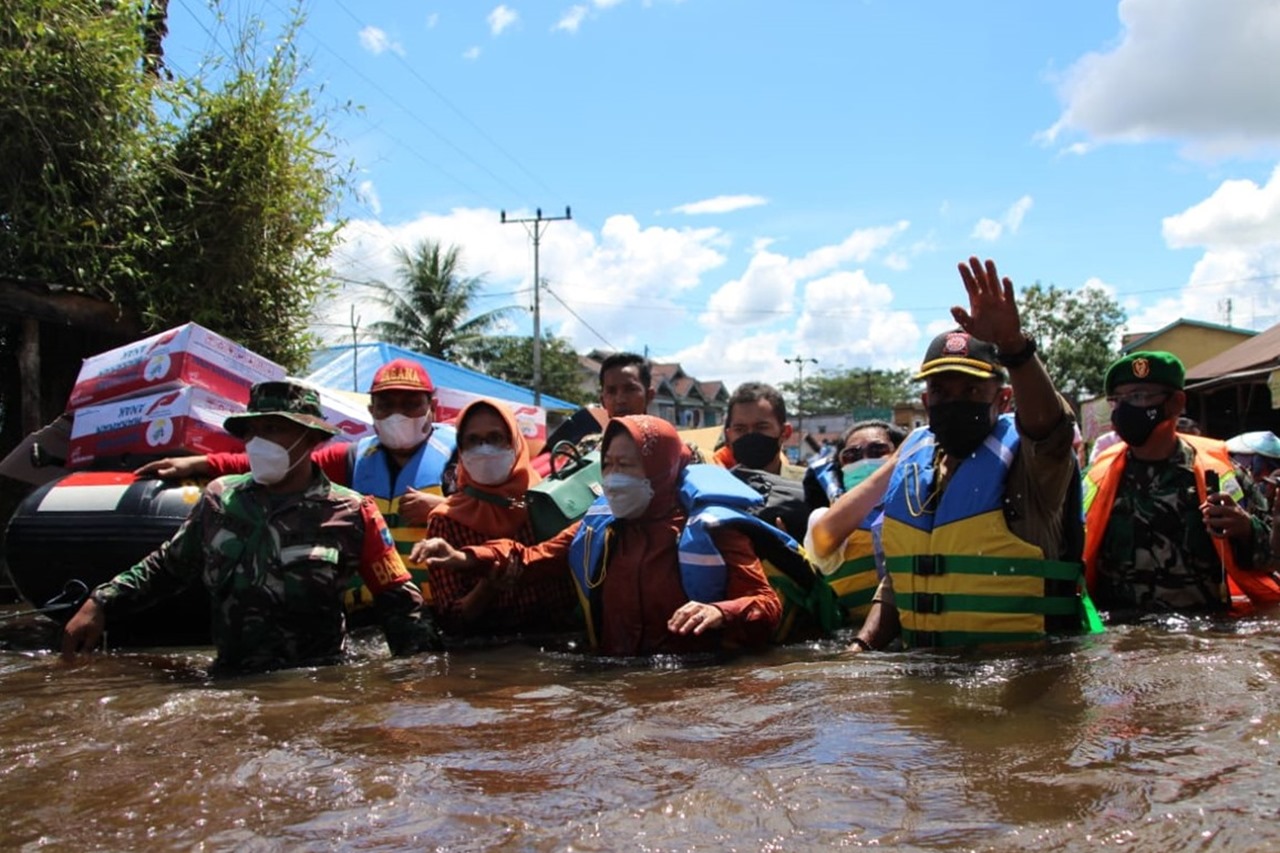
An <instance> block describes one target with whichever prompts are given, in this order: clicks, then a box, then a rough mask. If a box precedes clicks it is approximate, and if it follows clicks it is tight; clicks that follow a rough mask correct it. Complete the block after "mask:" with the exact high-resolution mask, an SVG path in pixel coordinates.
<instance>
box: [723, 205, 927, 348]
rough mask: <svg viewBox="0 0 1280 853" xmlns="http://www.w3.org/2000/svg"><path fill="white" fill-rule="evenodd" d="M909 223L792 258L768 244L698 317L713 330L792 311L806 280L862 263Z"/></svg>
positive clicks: (870, 231) (858, 235) (775, 317)
mask: <svg viewBox="0 0 1280 853" xmlns="http://www.w3.org/2000/svg"><path fill="white" fill-rule="evenodd" d="M906 228H907V223H906V222H898V223H896V224H895V225H891V226H886V227H881V228H864V229H860V230H857V231H854V232H852V233H851V234H850V235H849V236H848V237H846V238H845V239H844V240H842V241H841V242H839V243H837V244H834V245H831V246H821V247H819V248H817V249H814V250H813V251H811V252H809V253H808V254H806V255H804V256H802V257H799V258H789V257H787V256H785V255H783V254H780V253H778V252H775V251H772V250H771V249H770V248H768V247H767V246H764V247H762V248H760V249H759V250H758V251H756V252H755V254H753V255H752V257H751V260H750V261H749V262H748V263H747V268H746V270H745V271H744V272H743V274H742V275H741V276H740V277H739V278H737V279H735V280H733V281H730V282H727V283H725V284H724V285H722V286H721V287H720V288H718V289H717V290H716V291H715V292H714V293H713V294H711V297H710V299H708V301H707V310H706V311H705V312H703V314H702V315H701V316H700V317H699V318H698V319H699V321H700V322H701V323H702V325H703V326H704V327H705V328H707V329H708V330H709V331H710V332H712V333H713V334H714V333H718V332H721V331H726V332H727V331H728V330H730V329H738V330H740V329H741V328H742V327H743V326H752V325H763V324H768V323H771V322H775V321H777V320H779V319H780V318H783V317H786V316H788V315H790V314H791V313H792V312H793V311H794V310H795V309H794V305H793V301H794V297H795V294H796V291H797V288H798V287H799V286H800V284H801V283H802V282H804V281H805V280H807V279H811V278H814V277H816V276H820V275H824V274H827V273H831V272H834V271H836V270H838V269H839V268H840V266H842V265H843V264H845V263H849V262H855V263H862V262H864V261H866V260H868V259H869V258H870V257H871V256H872V254H873V253H874V252H875V251H877V250H879V249H880V248H883V247H884V246H885V245H886V244H888V243H889V242H890V241H891V240H892V239H893V238H894V237H895V236H896V235H898V234H899V233H901V232H902V231H904V230H906Z"/></svg>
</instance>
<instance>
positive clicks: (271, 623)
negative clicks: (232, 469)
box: [63, 381, 440, 671]
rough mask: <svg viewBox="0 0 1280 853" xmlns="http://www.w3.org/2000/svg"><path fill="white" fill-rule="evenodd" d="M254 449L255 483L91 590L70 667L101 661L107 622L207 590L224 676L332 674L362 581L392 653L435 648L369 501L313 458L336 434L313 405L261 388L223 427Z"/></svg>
mask: <svg viewBox="0 0 1280 853" xmlns="http://www.w3.org/2000/svg"><path fill="white" fill-rule="evenodd" d="M225 427H226V429H227V431H228V432H230V433H232V434H233V435H236V436H238V437H240V438H244V439H246V442H245V449H246V450H247V451H248V454H249V462H250V469H251V473H249V474H233V475H230V476H226V477H222V478H219V479H217V480H214V481H213V482H211V483H210V484H209V485H208V487H207V488H206V489H205V491H204V494H203V496H202V497H201V499H200V502H199V503H198V504H197V505H196V506H195V508H194V509H193V510H192V512H191V514H190V515H189V516H188V517H187V519H186V521H185V522H183V524H182V527H181V528H180V529H179V530H178V532H177V533H176V534H174V536H173V538H172V539H171V540H169V541H168V542H166V543H165V544H164V545H162V546H161V547H160V548H159V549H158V550H157V551H155V552H153V553H152V554H150V555H149V556H147V557H146V558H145V559H143V560H142V562H140V563H138V564H137V565H135V566H133V567H132V568H130V569H129V570H127V571H125V572H123V573H121V574H120V575H117V576H116V577H115V578H114V579H112V580H111V581H110V582H108V583H106V584H103V585H102V586H100V587H98V588H97V589H95V590H94V591H93V593H92V595H91V596H90V599H89V600H88V601H86V602H85V604H84V606H83V607H82V608H81V609H80V611H79V612H78V613H77V614H76V616H75V617H74V618H72V620H71V621H70V622H69V623H68V624H67V627H66V631H65V633H64V637H63V654H64V656H67V657H72V656H74V655H75V654H76V653H77V652H81V651H88V650H89V649H91V648H93V646H94V645H95V644H96V643H97V641H98V639H99V638H100V636H101V635H102V632H103V630H104V629H105V626H106V622H107V620H108V618H110V617H113V616H117V615H122V614H127V613H129V612H131V611H134V610H139V609H141V608H143V607H146V606H148V605H151V604H153V603H155V602H157V601H159V600H160V599H163V598H165V597H168V596H170V595H174V594H176V593H178V592H180V591H181V590H183V589H184V588H186V587H187V586H188V585H190V584H191V583H193V582H195V581H197V580H199V581H200V582H201V583H203V584H204V586H205V588H206V589H207V590H208V591H209V595H210V598H211V613H210V619H211V623H212V624H211V627H212V635H213V641H214V644H215V645H216V646H217V651H218V658H217V661H216V664H215V666H216V668H218V669H229V670H238V671H246V670H248V671H254V670H266V669H275V668H279V667H285V666H298V665H304V664H317V663H329V662H334V661H336V660H338V659H339V657H340V655H341V652H342V648H343V642H344V639H345V635H346V622H345V614H344V610H343V606H342V593H343V591H344V590H345V589H346V588H347V585H348V582H349V581H350V580H351V578H352V576H353V575H354V574H355V573H357V572H358V573H359V574H360V576H361V578H362V579H363V580H364V582H365V583H366V584H367V585H368V587H369V589H370V590H372V591H373V593H374V606H375V609H376V613H377V615H378V618H379V621H380V622H381V624H382V628H383V631H384V633H385V635H386V638H387V644H388V645H389V646H390V648H391V651H392V653H394V654H412V653H414V652H418V651H423V650H429V649H438V648H440V638H439V635H438V633H437V632H436V630H435V626H434V624H433V623H432V621H431V618H430V615H429V614H428V612H427V611H426V610H425V609H424V608H423V607H422V596H421V593H420V592H419V590H418V588H417V587H416V586H415V585H414V584H413V582H412V581H411V579H410V576H409V573H408V571H407V570H406V569H405V567H404V564H403V563H402V562H401V559H400V556H399V554H398V553H397V551H396V549H395V545H394V543H393V541H392V539H391V534H390V532H389V531H388V529H387V527H386V524H385V523H384V522H383V520H382V516H381V515H380V514H379V513H378V511H377V508H376V506H375V505H374V503H373V501H372V499H370V498H366V497H361V496H360V495H359V494H357V493H356V492H353V491H351V490H350V489H347V488H345V487H343V486H337V485H335V484H333V483H332V482H330V481H329V479H328V478H327V477H326V476H325V475H324V473H323V471H321V469H320V468H319V467H318V466H316V465H314V464H313V463H312V462H311V461H310V453H311V450H312V449H313V448H314V447H316V446H317V445H319V444H321V443H322V442H324V441H326V440H328V439H329V438H330V437H332V436H333V435H334V434H335V433H336V432H337V430H336V429H335V428H333V427H331V426H330V425H329V424H327V423H325V421H324V419H323V417H322V416H321V409H320V402H319V397H318V395H317V394H316V392H315V391H314V390H313V389H311V388H309V387H307V386H305V385H303V384H301V383H297V382H288V381H286V382H263V383H260V384H258V385H255V386H254V387H253V389H252V392H251V395H250V400H249V410H248V411H247V412H245V413H243V414H239V415H233V416H231V417H229V418H227V420H226V423H225Z"/></svg>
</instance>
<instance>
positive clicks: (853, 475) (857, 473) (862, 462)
mask: <svg viewBox="0 0 1280 853" xmlns="http://www.w3.org/2000/svg"><path fill="white" fill-rule="evenodd" d="M885 458H886V457H883V456H882V457H880V458H879V459H859V460H858V461H857V462H850V463H849V464H848V465H845V466H844V467H843V468H841V469H840V481H841V482H842V483H843V484H844V490H845V491H846V492H847V491H849V490H850V489H852V488H853V487H854V486H856V485H858V484H859V483H861V482H862V481H863V480H865V479H867V478H868V477H870V476H871V475H872V474H874V473H875V470H876V469H877V468H879V467H880V466H881V465H883V464H884V463H885Z"/></svg>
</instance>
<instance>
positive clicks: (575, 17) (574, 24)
mask: <svg viewBox="0 0 1280 853" xmlns="http://www.w3.org/2000/svg"><path fill="white" fill-rule="evenodd" d="M589 11H590V9H588V8H587V7H586V6H571V7H569V10H568V11H566V12H565V13H564V14H563V15H561V16H560V20H558V21H556V23H555V26H553V27H552V28H551V29H552V31H555V30H564V31H565V32H567V33H576V32H577V31H578V28H579V27H581V26H582V22H583V21H584V20H585V19H586V17H587V12H589Z"/></svg>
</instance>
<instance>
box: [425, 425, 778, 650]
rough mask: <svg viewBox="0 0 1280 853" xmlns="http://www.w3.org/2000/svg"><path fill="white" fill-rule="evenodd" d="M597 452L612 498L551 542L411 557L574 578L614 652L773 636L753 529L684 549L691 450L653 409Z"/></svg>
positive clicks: (774, 612)
mask: <svg viewBox="0 0 1280 853" xmlns="http://www.w3.org/2000/svg"><path fill="white" fill-rule="evenodd" d="M601 447H602V471H603V474H604V477H603V482H602V485H603V487H604V494H605V498H606V501H607V502H599V503H597V504H596V505H595V506H593V507H592V509H591V510H590V511H589V512H588V513H587V516H586V518H584V519H583V520H582V521H580V522H578V523H577V524H574V525H573V526H571V527H570V528H568V529H567V530H565V531H564V532H562V533H561V534H559V535H558V536H556V537H555V538H553V539H550V540H548V541H546V542H543V543H541V544H539V545H535V546H525V545H522V544H520V543H518V542H515V541H511V540H502V541H495V542H489V543H486V544H484V545H479V546H468V547H465V548H463V549H461V550H458V549H456V548H453V547H451V546H450V545H449V544H448V543H445V542H443V541H441V540H439V539H436V540H427V541H424V542H421V543H419V544H418V547H417V548H416V549H415V551H414V559H421V560H424V561H425V562H426V563H427V565H428V567H429V568H430V569H431V570H432V571H434V570H435V568H436V567H437V566H448V567H450V568H457V569H461V570H464V571H470V572H477V573H479V574H480V575H481V576H485V577H488V578H490V579H491V580H493V581H494V582H496V583H499V584H507V585H518V584H525V583H528V582H530V581H531V580H533V579H536V578H541V577H548V576H559V577H563V576H565V575H571V576H572V577H573V578H574V581H575V585H576V586H577V589H578V597H579V600H580V601H581V602H582V604H583V606H584V611H585V613H586V615H587V617H588V628H589V633H590V635H591V640H592V643H593V645H594V646H595V647H596V649H597V650H598V651H600V652H601V653H603V654H607V655H648V654H659V653H687V652H707V651H714V650H717V649H720V648H722V647H725V646H731V647H733V646H758V645H763V644H764V643H767V642H768V640H769V637H770V635H771V634H772V633H773V630H774V628H775V627H776V626H777V623H778V619H779V616H780V613H781V604H780V602H779V600H778V596H777V594H776V593H775V592H774V591H773V589H772V587H770V586H769V582H768V580H767V579H766V578H765V574H764V569H763V567H762V566H761V564H760V561H759V559H758V558H757V557H756V555H755V552H754V551H753V549H752V547H751V542H750V540H749V539H748V538H747V536H746V535H745V534H743V533H741V532H738V531H735V530H729V529H723V528H718V529H715V530H711V531H710V537H709V538H710V542H711V543H712V545H713V546H714V549H713V551H711V552H703V553H700V554H697V555H691V554H690V553H689V551H688V549H687V548H686V547H684V546H683V545H682V541H683V540H682V538H681V537H682V534H683V533H685V530H686V522H687V521H688V519H687V517H686V513H685V510H684V508H683V507H682V506H681V503H680V500H679V491H680V486H681V483H682V480H683V476H684V473H685V469H686V467H687V466H688V464H689V459H690V455H689V450H688V448H687V447H686V446H685V445H684V443H683V442H682V441H681V440H680V437H679V435H678V434H677V433H676V431H675V428H674V427H672V426H671V424H669V423H667V422H666V421H663V420H661V419H659V418H655V417H651V416H649V415H628V416H626V417H621V418H614V419H613V420H611V421H609V424H608V426H606V428H605V432H604V440H603V442H602V445H601Z"/></svg>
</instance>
